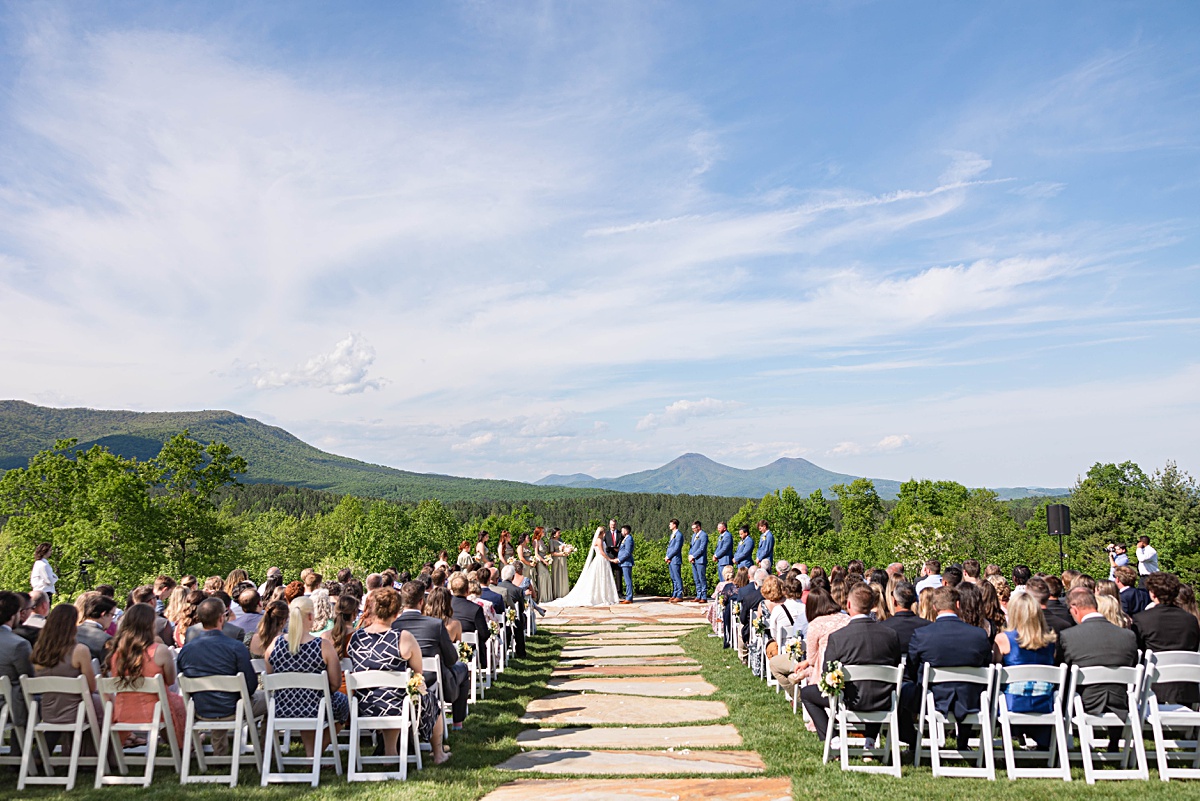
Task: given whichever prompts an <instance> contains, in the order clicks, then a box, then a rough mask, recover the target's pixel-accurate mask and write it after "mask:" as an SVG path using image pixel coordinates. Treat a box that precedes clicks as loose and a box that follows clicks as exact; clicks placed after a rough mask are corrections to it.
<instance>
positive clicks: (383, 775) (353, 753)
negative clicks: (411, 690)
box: [346, 670, 422, 782]
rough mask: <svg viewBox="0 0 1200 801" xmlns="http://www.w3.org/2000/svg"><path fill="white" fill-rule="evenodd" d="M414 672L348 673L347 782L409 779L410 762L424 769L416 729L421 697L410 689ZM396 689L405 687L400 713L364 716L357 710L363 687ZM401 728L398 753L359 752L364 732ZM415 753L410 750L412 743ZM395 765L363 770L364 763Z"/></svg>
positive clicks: (367, 688) (418, 721)
mask: <svg viewBox="0 0 1200 801" xmlns="http://www.w3.org/2000/svg"><path fill="white" fill-rule="evenodd" d="M411 676H412V672H411V671H408V670H403V671H388V670H363V671H359V672H358V673H347V674H346V691H347V692H348V693H349V694H350V755H349V758H348V762H347V766H346V781H350V782H369V781H386V780H388V779H400V780H401V781H406V780H407V779H408V763H409V762H410V761H412V762H415V763H416V766H417V770H421V767H422V765H421V743H420V741H419V740H418V739H417V728H418V725H419V723H420V714H421V706H420V705H421V699H420V698H419V697H418V698H417V699H415V700H414V699H413V698H412V697H411V696H410V695H409V694H408V692H407V688H408V680H409V678H410V677H411ZM379 688H393V689H402V690H405V695H404V703H403V705H402V709H401V712H400V714H399V715H387V716H379V717H367V716H363V715H361V714H360V713H359V711H358V702H359V695H356V694H355V693H356V692H357V693H361V692H362V691H363V690H372V689H379ZM385 729H398V730H399V731H400V739H399V742H398V743H397V745H398V750H399V754H398V755H397V756H363V755H362V754H361V753H359V748H358V746H359V743H360V741H361V736H362V732H364V731H382V730H385ZM410 745H411V746H412V750H413V753H412V754H411V755H410V754H409V753H408V749H409V746H410ZM388 764H396V765H397V767H398V769H397V770H394V771H364V770H361V768H362V766H364V765H388Z"/></svg>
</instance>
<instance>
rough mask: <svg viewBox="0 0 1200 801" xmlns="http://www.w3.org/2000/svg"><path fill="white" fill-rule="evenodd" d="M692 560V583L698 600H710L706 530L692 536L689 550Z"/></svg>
mask: <svg viewBox="0 0 1200 801" xmlns="http://www.w3.org/2000/svg"><path fill="white" fill-rule="evenodd" d="M688 556H689V557H691V560H692V581H693V582H694V583H695V584H696V598H698V599H699V600H701V601H707V600H708V577H707V576H706V575H705V571H706V570H707V569H708V533H707V532H706V531H705V530H704V529H700V530H699V531H697V532H695V533H694V534H692V547H691V548H689V549H688Z"/></svg>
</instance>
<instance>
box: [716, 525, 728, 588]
mask: <svg viewBox="0 0 1200 801" xmlns="http://www.w3.org/2000/svg"><path fill="white" fill-rule="evenodd" d="M713 559H715V560H717V580H718V581H720V580H721V574H722V572H723V571H724V570H725V566H726V565H732V564H733V535H732V534H730V533H729V529H727V528H725V524H724V523H717V547H716V550H714V551H713Z"/></svg>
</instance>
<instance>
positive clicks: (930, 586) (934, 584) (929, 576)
mask: <svg viewBox="0 0 1200 801" xmlns="http://www.w3.org/2000/svg"><path fill="white" fill-rule="evenodd" d="M940 586H942V562H941V560H940V559H929V560H927V561H926V562H925V564H924V566H923V567H922V568H921V580H920V581H918V582H917V587H916V589H917V598H920V597H921V593H923V592H924V591H925V590H936V589H937V588H938V587H940Z"/></svg>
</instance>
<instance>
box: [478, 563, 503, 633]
mask: <svg viewBox="0 0 1200 801" xmlns="http://www.w3.org/2000/svg"><path fill="white" fill-rule="evenodd" d="M494 572H495V571H494V570H493V569H492V568H490V567H481V568H479V572H478V573H476V578H477V579H478V580H479V598H480V600H482V601H485V602H487V603H489V604H491V605H492V612H494V613H495V615H496V620H497V622H499V621H501V620H503V619H504V610H505V607H506V604H505V602H504V596H503V595H501V594H500V593H498V592H496V591H495V590H493V589H492V587H491V584H492V574H493V573H494Z"/></svg>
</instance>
